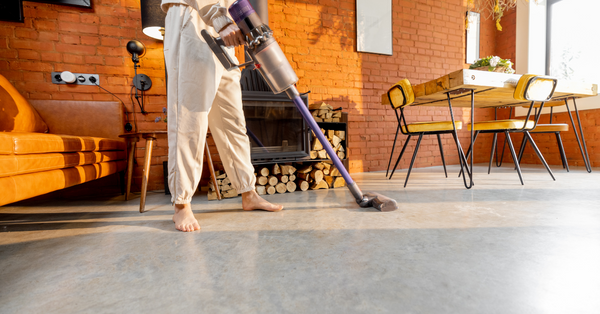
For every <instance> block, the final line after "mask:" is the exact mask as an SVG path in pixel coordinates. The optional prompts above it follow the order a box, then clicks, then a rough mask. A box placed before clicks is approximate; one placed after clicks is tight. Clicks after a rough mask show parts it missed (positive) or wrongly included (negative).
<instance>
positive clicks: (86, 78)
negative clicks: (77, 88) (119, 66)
mask: <svg viewBox="0 0 600 314" xmlns="http://www.w3.org/2000/svg"><path fill="white" fill-rule="evenodd" d="M61 73H62V72H52V83H54V84H71V85H100V75H98V74H84V73H73V74H74V75H75V78H76V79H75V82H73V83H66V82H65V81H63V80H62V79H61V78H60V74H61ZM90 78H91V80H90ZM94 80H95V82H92V81H94Z"/></svg>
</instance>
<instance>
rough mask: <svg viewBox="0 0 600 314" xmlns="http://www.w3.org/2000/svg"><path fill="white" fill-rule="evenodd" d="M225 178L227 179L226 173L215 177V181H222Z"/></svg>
mask: <svg viewBox="0 0 600 314" xmlns="http://www.w3.org/2000/svg"><path fill="white" fill-rule="evenodd" d="M225 178H227V174H226V173H223V174H220V175H218V176H217V179H219V180H222V179H225Z"/></svg>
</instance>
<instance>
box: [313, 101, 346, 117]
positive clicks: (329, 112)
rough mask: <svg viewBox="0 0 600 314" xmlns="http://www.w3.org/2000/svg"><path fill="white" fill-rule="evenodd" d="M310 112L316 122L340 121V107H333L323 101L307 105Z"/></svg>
mask: <svg viewBox="0 0 600 314" xmlns="http://www.w3.org/2000/svg"><path fill="white" fill-rule="evenodd" d="M308 109H309V110H310V113H311V114H312V116H313V118H315V121H317V122H340V119H341V118H342V108H341V107H340V108H338V109H335V110H334V109H333V107H332V106H331V105H328V104H326V103H324V102H322V103H320V104H312V105H309V106H308Z"/></svg>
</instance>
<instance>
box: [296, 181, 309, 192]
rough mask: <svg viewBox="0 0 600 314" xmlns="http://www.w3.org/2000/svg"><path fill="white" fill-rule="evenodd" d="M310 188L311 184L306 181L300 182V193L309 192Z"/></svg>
mask: <svg viewBox="0 0 600 314" xmlns="http://www.w3.org/2000/svg"><path fill="white" fill-rule="evenodd" d="M309 186H310V184H309V183H308V182H306V181H304V180H299V181H298V189H300V191H306V190H308V188H309Z"/></svg>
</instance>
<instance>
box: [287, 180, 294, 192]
mask: <svg viewBox="0 0 600 314" xmlns="http://www.w3.org/2000/svg"><path fill="white" fill-rule="evenodd" d="M285 186H286V187H287V191H288V192H290V193H291V192H294V191H296V183H294V181H289V182H288V183H286V184H285Z"/></svg>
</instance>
